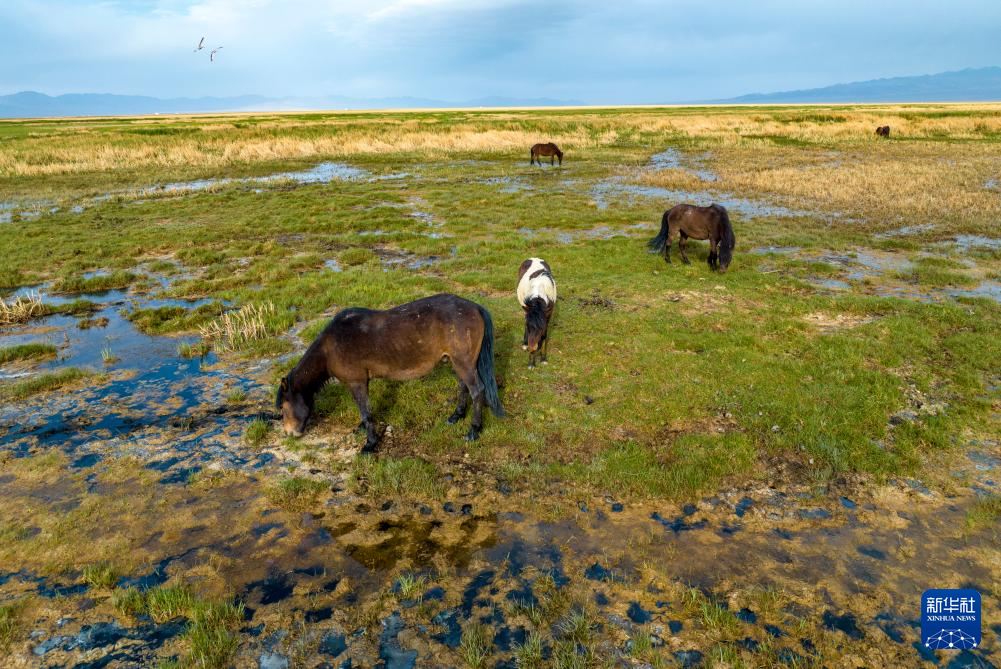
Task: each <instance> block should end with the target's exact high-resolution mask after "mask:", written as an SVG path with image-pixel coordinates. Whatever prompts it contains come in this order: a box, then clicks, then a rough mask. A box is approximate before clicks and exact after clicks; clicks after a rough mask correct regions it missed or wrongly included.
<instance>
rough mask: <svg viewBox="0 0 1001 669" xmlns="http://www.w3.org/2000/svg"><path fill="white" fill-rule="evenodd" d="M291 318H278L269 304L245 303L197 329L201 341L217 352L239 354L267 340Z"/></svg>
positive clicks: (286, 325) (287, 324) (278, 315)
mask: <svg viewBox="0 0 1001 669" xmlns="http://www.w3.org/2000/svg"><path fill="white" fill-rule="evenodd" d="M291 320H292V319H291V317H290V316H288V315H284V316H283V315H280V314H279V313H278V310H277V309H276V308H275V305H274V304H272V303H271V302H264V303H262V304H248V305H246V306H244V307H241V308H240V309H237V310H236V311H230V312H228V313H225V314H223V315H222V316H220V317H219V318H217V319H216V320H214V321H211V322H210V323H207V324H205V325H202V326H199V328H198V331H199V332H200V333H201V335H202V339H204V340H205V341H206V342H209V343H211V344H212V346H213V347H214V348H216V349H217V350H220V351H238V350H240V349H243V348H246V347H247V346H249V345H250V344H251V343H253V342H255V341H260V340H264V339H267V338H268V337H270V336H271V335H274V334H276V333H278V332H280V331H282V330H284V329H285V328H287V327H288V326H289V325H291Z"/></svg>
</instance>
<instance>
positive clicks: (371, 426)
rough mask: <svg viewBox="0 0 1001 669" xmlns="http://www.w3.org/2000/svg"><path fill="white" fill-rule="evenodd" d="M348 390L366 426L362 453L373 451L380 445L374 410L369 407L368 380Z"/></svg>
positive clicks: (357, 382)
mask: <svg viewBox="0 0 1001 669" xmlns="http://www.w3.org/2000/svg"><path fill="white" fill-rule="evenodd" d="M348 389H349V390H350V391H351V396H352V397H353V398H354V400H355V404H357V405H358V411H359V412H360V413H361V422H362V424H363V425H364V426H365V432H366V433H367V437H366V438H365V446H364V447H363V448H362V452H368V451H372V450H374V449H375V447H376V445H377V444H378V443H379V435H377V434H376V432H375V421H374V420H372V410H371V409H370V408H369V405H368V379H366V380H364V381H356V382H354V383H352V384H350V385H349V386H348Z"/></svg>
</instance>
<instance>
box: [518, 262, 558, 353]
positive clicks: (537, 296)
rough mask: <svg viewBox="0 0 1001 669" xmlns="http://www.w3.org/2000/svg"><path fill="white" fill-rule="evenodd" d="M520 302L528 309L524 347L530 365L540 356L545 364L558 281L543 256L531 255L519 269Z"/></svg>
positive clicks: (522, 341)
mask: <svg viewBox="0 0 1001 669" xmlns="http://www.w3.org/2000/svg"><path fill="white" fill-rule="evenodd" d="M518 303H519V304H520V305H521V308H522V310H523V311H524V312H525V336H524V338H523V339H522V340H521V347H522V348H523V349H524V350H526V351H528V367H529V368H530V369H531V368H532V367H535V361H536V359H537V358H538V359H539V362H541V363H542V364H543V365H545V364H547V361H546V349H547V348H548V344H547V342H548V341H549V320H550V319H551V318H552V317H553V311H555V309H556V280H555V279H553V272H552V270H550V269H549V263H547V262H546V261H545V260H543V259H542V258H529V259H528V260H526V261H525V262H523V263H521V267H519V268H518Z"/></svg>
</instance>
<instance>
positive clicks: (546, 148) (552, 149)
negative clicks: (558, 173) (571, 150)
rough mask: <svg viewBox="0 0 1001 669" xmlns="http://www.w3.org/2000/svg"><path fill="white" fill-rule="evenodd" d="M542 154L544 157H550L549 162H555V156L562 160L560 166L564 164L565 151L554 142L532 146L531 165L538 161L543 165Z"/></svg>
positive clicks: (529, 162)
mask: <svg viewBox="0 0 1001 669" xmlns="http://www.w3.org/2000/svg"><path fill="white" fill-rule="evenodd" d="M540 156H542V157H544V158H549V164H550V165H552V164H553V156H555V157H556V159H557V160H559V161H560V167H562V166H563V152H562V151H560V147H558V146H556V145H555V144H553V143H552V142H549V143H548V144H536V145H535V146H533V147H532V156H531V160H529V161H528V164H529V165H534V164H535V162H536V161H538V163H539V166H540V167H541V166H542V160H541V159H540Z"/></svg>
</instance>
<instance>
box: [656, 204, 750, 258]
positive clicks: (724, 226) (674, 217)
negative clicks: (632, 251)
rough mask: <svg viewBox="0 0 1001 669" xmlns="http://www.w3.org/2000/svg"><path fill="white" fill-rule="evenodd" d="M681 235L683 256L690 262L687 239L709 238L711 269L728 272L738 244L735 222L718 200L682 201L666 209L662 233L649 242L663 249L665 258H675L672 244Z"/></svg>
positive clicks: (661, 224)
mask: <svg viewBox="0 0 1001 669" xmlns="http://www.w3.org/2000/svg"><path fill="white" fill-rule="evenodd" d="M675 234H677V235H678V237H679V239H678V250H680V251H681V259H682V260H683V261H685V264H686V265H688V264H689V262H688V256H687V255H686V254H685V242H686V241H688V238H689V237H691V238H692V239H708V240H709V269H712V270H717V269H718V270H719V271H720V272H725V271H726V268H727V267H729V266H730V261H731V260H733V247H734V246H735V245H736V244H737V240H736V238H735V237H734V236H733V226H732V225H730V217H729V215H727V213H726V208H725V207H722V206H721V205H718V204H711V205H709V206H708V207H697V206H695V205H693V204H679V205H676V206H674V207H672V208H670V209H668V210H667V211H665V212H664V216H663V218H661V220H660V234H658V235H657V236H656V237H654V238H653V239H651V240H650V242H649V243H648V244H647V245H648V246H649V247H650V249H651V250H652V251H657V252H663V253H664V260H666V261H667V262H671V244H673V243H674V236H675Z"/></svg>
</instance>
